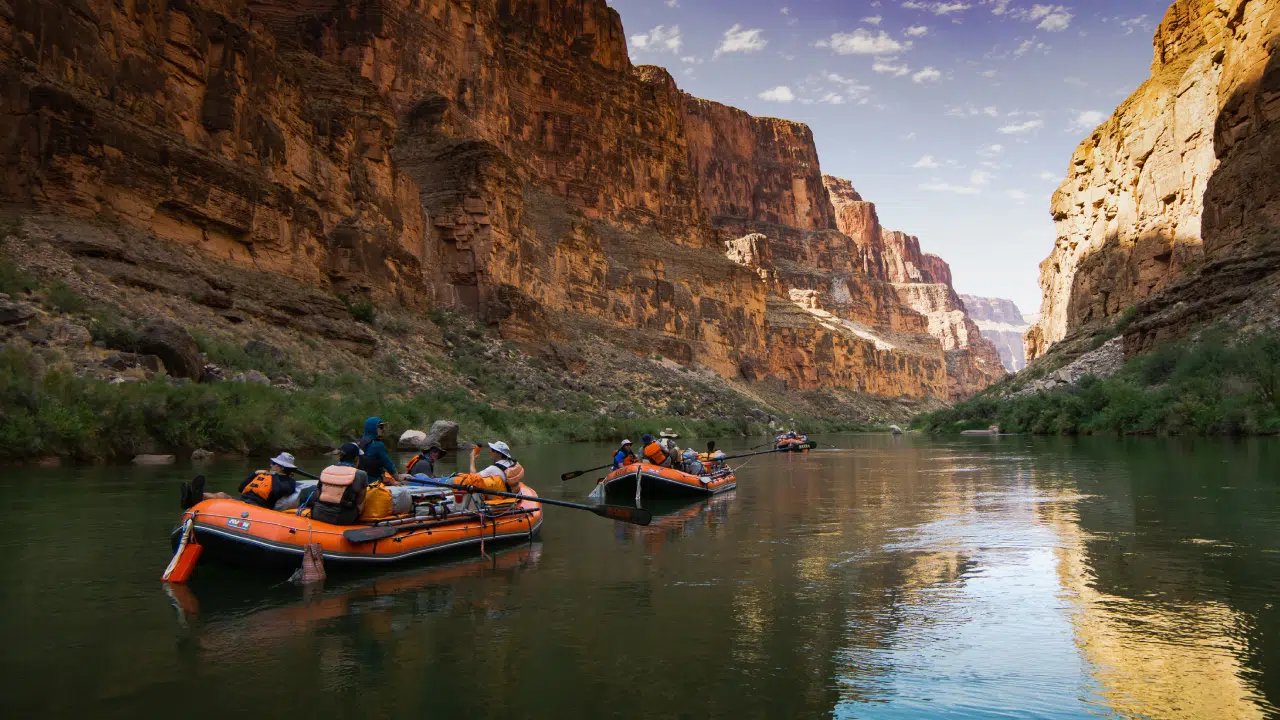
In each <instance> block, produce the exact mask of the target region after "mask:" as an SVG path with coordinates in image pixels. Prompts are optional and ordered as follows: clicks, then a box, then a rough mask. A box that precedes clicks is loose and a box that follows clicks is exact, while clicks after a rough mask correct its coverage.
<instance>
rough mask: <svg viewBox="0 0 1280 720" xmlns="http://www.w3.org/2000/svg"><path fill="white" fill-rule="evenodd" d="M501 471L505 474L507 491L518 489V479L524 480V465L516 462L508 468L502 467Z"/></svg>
mask: <svg viewBox="0 0 1280 720" xmlns="http://www.w3.org/2000/svg"><path fill="white" fill-rule="evenodd" d="M499 467H501V466H499ZM502 472H503V474H504V475H506V476H507V492H515V491H516V489H519V487H520V481H522V480H524V466H523V465H521V464H520V463H516V464H515V465H512V466H511V467H509V468H503V470H502Z"/></svg>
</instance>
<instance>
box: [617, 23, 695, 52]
mask: <svg viewBox="0 0 1280 720" xmlns="http://www.w3.org/2000/svg"><path fill="white" fill-rule="evenodd" d="M628 41H629V44H630V45H631V49H632V50H635V51H637V52H669V53H678V52H680V46H681V45H682V44H683V43H684V41H683V40H682V39H681V38H680V26H679V25H672V26H671V28H670V29H668V28H667V26H666V25H658V26H657V27H655V28H653V29H652V30H650V31H649V32H645V33H636V34H635V35H632V36H631V37H630V38H628Z"/></svg>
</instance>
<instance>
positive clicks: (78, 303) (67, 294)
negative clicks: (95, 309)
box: [48, 280, 88, 315]
mask: <svg viewBox="0 0 1280 720" xmlns="http://www.w3.org/2000/svg"><path fill="white" fill-rule="evenodd" d="M48 298H49V307H51V308H53V309H54V310H56V311H57V312H60V313H67V314H71V315H74V314H76V313H82V312H84V311H85V309H86V308H87V307H88V303H86V302H85V299H84V298H83V297H81V296H80V293H78V292H76V291H75V290H72V289H71V288H70V287H68V286H67V284H66V283H64V282H62V281H61V280H59V281H57V282H55V283H54V284H53V285H50V286H49V291H48Z"/></svg>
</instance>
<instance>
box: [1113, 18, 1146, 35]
mask: <svg viewBox="0 0 1280 720" xmlns="http://www.w3.org/2000/svg"><path fill="white" fill-rule="evenodd" d="M1120 27H1122V28H1124V34H1125V35H1132V34H1133V33H1134V31H1135V30H1144V29H1146V27H1147V16H1146V15H1139V16H1138V17H1136V18H1129V19H1128V20H1121V21H1120Z"/></svg>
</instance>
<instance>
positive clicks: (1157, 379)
mask: <svg viewBox="0 0 1280 720" xmlns="http://www.w3.org/2000/svg"><path fill="white" fill-rule="evenodd" d="M1229 340H1230V336H1229V334H1228V332H1227V331H1225V330H1222V329H1215V330H1212V331H1209V332H1206V333H1204V334H1203V335H1202V336H1201V337H1200V339H1199V340H1198V341H1197V342H1195V343H1190V344H1188V343H1167V344H1165V345H1162V346H1160V347H1159V348H1157V349H1156V350H1154V351H1152V352H1150V353H1148V354H1146V355H1142V356H1139V357H1136V358H1132V359H1130V360H1129V361H1128V362H1127V363H1126V364H1125V366H1124V368H1123V369H1122V370H1121V371H1120V372H1119V373H1117V374H1116V375H1114V376H1112V377H1109V378H1106V379H1101V380H1099V379H1097V378H1094V377H1086V378H1084V379H1083V380H1082V381H1081V382H1080V383H1079V384H1078V385H1077V386H1075V387H1073V388H1070V389H1067V390H1058V391H1049V392H1040V393H1035V394H1031V395H1023V396H1020V397H1015V398H1009V399H1004V398H1002V397H1000V395H999V392H1000V390H999V388H993V389H991V390H989V391H987V392H984V393H981V394H979V395H978V396H976V397H974V398H972V399H970V400H967V401H965V402H961V403H959V404H957V405H955V406H953V407H951V408H947V409H945V410H940V411H937V412H934V413H929V414H925V415H922V416H920V417H917V418H916V419H915V421H914V423H913V424H914V425H915V426H916V427H919V428H921V429H923V430H925V431H928V432H932V433H957V432H960V431H963V430H973V429H985V428H986V427H988V426H990V425H999V426H1000V429H1001V431H1003V432H1013V433H1032V434H1040V435H1072V434H1103V433H1114V434H1167V435H1254V434H1264V433H1267V434H1269V433H1275V432H1280V333H1275V332H1268V333H1263V334H1258V335H1253V336H1250V337H1245V338H1238V339H1237V340H1236V342H1234V343H1232V342H1229Z"/></svg>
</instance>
